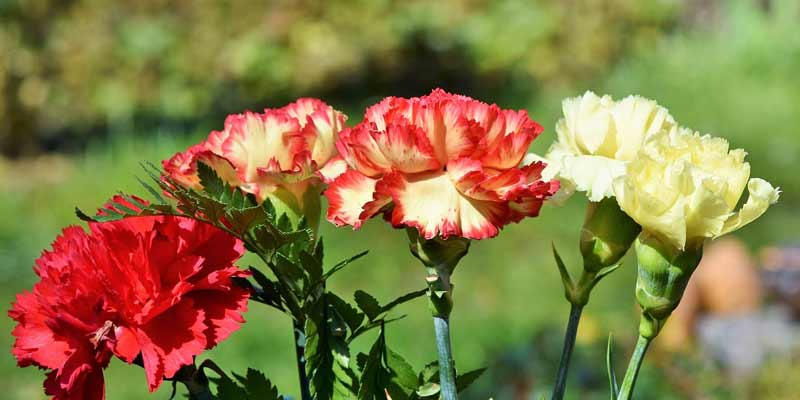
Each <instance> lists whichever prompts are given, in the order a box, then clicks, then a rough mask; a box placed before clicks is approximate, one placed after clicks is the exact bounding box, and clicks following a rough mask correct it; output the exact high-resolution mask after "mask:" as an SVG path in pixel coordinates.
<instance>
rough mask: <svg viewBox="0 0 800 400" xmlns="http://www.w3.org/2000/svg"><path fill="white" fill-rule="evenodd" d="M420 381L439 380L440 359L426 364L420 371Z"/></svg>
mask: <svg viewBox="0 0 800 400" xmlns="http://www.w3.org/2000/svg"><path fill="white" fill-rule="evenodd" d="M419 381H420V382H422V383H427V382H434V381H435V382H439V361H431V362H429V363H428V364H426V365H425V367H423V368H422V371H420V373H419Z"/></svg>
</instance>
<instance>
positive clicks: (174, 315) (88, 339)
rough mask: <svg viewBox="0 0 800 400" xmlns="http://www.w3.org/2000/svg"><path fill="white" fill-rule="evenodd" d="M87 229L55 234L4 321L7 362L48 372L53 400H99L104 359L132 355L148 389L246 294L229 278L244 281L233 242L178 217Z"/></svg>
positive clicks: (211, 339)
mask: <svg viewBox="0 0 800 400" xmlns="http://www.w3.org/2000/svg"><path fill="white" fill-rule="evenodd" d="M118 203H119V202H118ZM120 204H123V205H124V203H120ZM89 231H90V232H89V233H87V232H86V231H84V230H83V229H81V228H79V227H69V228H66V229H65V230H64V231H63V233H62V234H61V236H59V237H58V238H57V239H56V240H55V242H53V246H52V247H53V249H52V250H51V251H45V252H44V253H43V254H42V256H41V257H39V259H38V260H36V267H35V268H34V270H35V272H36V274H37V275H39V277H40V278H41V280H40V281H39V282H38V283H37V284H36V285H34V287H33V291H32V292H23V293H20V294H19V295H17V299H16V302H15V303H14V304H13V306H12V309H11V311H9V313H8V314H9V316H10V317H11V318H12V319H14V320H16V321H17V322H18V325H17V326H16V328H15V329H14V331H13V335H14V336H15V337H16V342H15V343H14V348H13V350H12V352H13V354H14V357H16V359H17V361H18V363H19V365H20V366H21V367H25V366H29V365H36V366H38V367H41V368H45V369H49V370H51V371H50V372H49V373H48V374H47V379H46V380H45V383H44V387H45V392H46V393H47V394H49V395H52V396H54V398H55V399H76V400H77V399H81V400H95V399H103V398H104V397H105V389H104V385H103V368H105V367H106V365H108V362H109V360H110V359H111V356H112V355H115V356H117V357H119V358H121V359H122V360H124V361H125V362H127V363H133V362H134V360H135V359H137V357H141V359H140V361H141V363H142V365H143V367H144V369H145V372H146V375H147V382H148V384H149V388H150V390H151V391H153V390H155V389H156V388H157V387H158V386H159V384H160V383H161V381H162V380H163V379H164V378H171V377H172V376H173V375H174V374H175V373H176V372H177V371H178V369H180V368H181V366H183V365H187V364H191V363H193V357H194V356H196V355H198V354H200V353H201V352H203V350H206V349H210V348H212V347H214V346H215V345H216V344H217V343H219V342H220V341H222V340H224V339H225V338H227V337H228V336H229V335H230V334H231V333H232V332H233V331H235V330H236V329H238V328H239V326H240V324H241V323H242V322H244V319H243V318H242V312H244V311H245V310H246V308H247V300H248V297H249V293H248V291H247V290H245V289H243V288H240V287H238V286H235V285H234V284H233V281H232V279H231V278H233V277H240V276H245V275H246V272H245V271H242V270H240V269H238V268H237V267H236V266H234V262H235V261H236V260H237V259H239V257H241V255H242V253H243V251H244V248H243V245H242V243H241V242H240V241H239V240H238V239H236V238H234V237H232V236H230V235H228V234H226V233H225V232H223V231H221V230H219V229H217V228H215V227H213V226H210V225H207V224H204V223H200V222H197V221H194V220H192V219H188V218H181V217H138V218H129V219H125V220H120V221H115V222H107V223H90V224H89ZM137 362H138V361H137Z"/></svg>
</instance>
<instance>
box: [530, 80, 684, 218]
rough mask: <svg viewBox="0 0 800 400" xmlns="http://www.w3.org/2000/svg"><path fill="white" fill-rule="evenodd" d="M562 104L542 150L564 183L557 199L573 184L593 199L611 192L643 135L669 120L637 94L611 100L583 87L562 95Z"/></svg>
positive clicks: (669, 123)
mask: <svg viewBox="0 0 800 400" xmlns="http://www.w3.org/2000/svg"><path fill="white" fill-rule="evenodd" d="M562 108H563V111H564V118H562V119H561V120H559V121H558V123H557V124H556V133H557V134H558V141H557V142H556V143H554V144H553V146H552V147H551V148H550V150H549V151H548V154H547V156H546V159H548V160H550V161H551V162H552V166H551V167H550V168H549V170H553V172H552V174H557V176H558V177H559V179H561V182H562V184H563V186H564V188H563V189H562V192H563V193H562V194H559V198H561V199H562V200H564V199H565V198H566V197H568V196H569V195H570V194H571V193H572V192H573V191H574V190H578V191H582V192H586V196H587V197H588V198H589V200H590V201H594V202H597V201H600V200H602V199H603V198H604V197H613V196H614V192H613V186H612V183H613V181H614V180H615V179H617V178H619V177H621V176H624V175H625V165H626V164H627V163H628V162H630V161H633V159H635V158H636V155H637V153H638V151H639V148H640V147H641V146H642V143H643V142H644V140H645V138H646V137H647V136H648V135H652V134H654V133H656V132H659V131H661V130H662V129H670V128H672V127H673V126H674V125H675V121H674V120H673V119H672V116H670V115H669V112H668V111H667V110H666V109H664V108H663V107H660V106H659V105H658V104H657V103H656V102H655V101H653V100H648V99H645V98H643V97H639V96H628V97H626V98H624V99H622V100H620V101H616V102H615V101H614V100H613V99H612V98H611V97H610V96H608V95H606V96H603V97H599V96H597V95H596V94H594V93H592V92H586V93H585V94H584V95H583V96H581V97H575V98H569V99H566V100H564V102H563V104H562ZM548 172H550V171H547V172H546V173H545V175H547V174H548Z"/></svg>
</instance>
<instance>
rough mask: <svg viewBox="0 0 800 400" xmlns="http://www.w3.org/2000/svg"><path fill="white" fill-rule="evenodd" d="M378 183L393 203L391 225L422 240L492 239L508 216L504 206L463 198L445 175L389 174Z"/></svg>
mask: <svg viewBox="0 0 800 400" xmlns="http://www.w3.org/2000/svg"><path fill="white" fill-rule="evenodd" d="M382 183H384V184H385V185H386V186H385V187H386V190H387V191H388V192H389V193H390V194H391V197H392V201H393V202H394V209H393V210H392V214H391V222H392V224H393V225H394V226H396V227H402V226H408V227H414V228H417V230H419V232H420V234H421V235H422V236H424V237H425V238H426V239H431V238H434V237H436V236H441V237H443V238H447V237H450V236H460V237H465V238H468V239H485V238H490V237H494V236H496V235H497V233H498V232H499V229H500V227H502V226H503V225H504V223H505V221H504V217H505V216H506V215H507V213H508V209H507V206H506V205H505V204H504V203H496V202H489V201H480V200H475V199H470V198H468V197H465V196H463V195H462V194H461V193H459V191H458V190H457V189H456V187H455V185H454V184H453V182H452V181H451V180H450V176H449V175H448V174H447V172H433V173H425V174H416V175H413V176H408V175H404V174H399V173H393V174H390V175H387V176H386V177H384V178H383V181H382Z"/></svg>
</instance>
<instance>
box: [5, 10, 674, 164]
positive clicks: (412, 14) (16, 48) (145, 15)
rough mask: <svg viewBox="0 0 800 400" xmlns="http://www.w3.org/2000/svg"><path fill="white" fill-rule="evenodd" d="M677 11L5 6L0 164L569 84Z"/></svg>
mask: <svg viewBox="0 0 800 400" xmlns="http://www.w3.org/2000/svg"><path fill="white" fill-rule="evenodd" d="M678 4H679V3H678V1H677V0H650V1H641V0H609V1H594V0H569V1H566V0H538V1H525V0H503V1H489V0H485V1H481V0H439V1H435V2H431V1H423V0H408V1H401V2H393V1H388V0H348V1H345V0H328V1H289V0H272V1H252V2H251V1H217V0H197V1H190V0H178V1H169V0H137V1H105V0H0V152H2V153H3V154H5V155H10V156H18V155H25V154H31V153H35V152H38V151H41V150H43V149H45V150H46V149H52V148H56V149H65V148H66V149H69V148H70V147H71V146H76V145H80V143H83V142H84V141H85V138H86V137H87V136H90V135H92V134H98V133H99V132H109V131H110V132H112V133H114V132H121V131H132V130H133V129H130V128H132V127H133V126H134V124H135V127H136V130H137V131H142V130H147V129H152V128H155V127H162V126H165V125H166V126H170V125H174V124H183V123H188V122H190V121H191V123H196V122H198V121H200V122H202V121H209V120H215V121H217V120H220V118H219V117H221V115H223V114H225V113H229V112H235V111H239V110H241V109H243V108H247V107H251V108H260V107H263V106H264V105H265V104H276V103H279V102H282V101H286V100H287V99H289V98H292V97H296V96H299V95H304V94H313V95H327V96H328V97H329V99H330V98H331V97H333V100H336V99H342V100H343V103H348V104H351V105H353V104H352V103H353V101H354V99H360V98H363V96H364V95H368V94H372V95H376V94H387V93H388V92H392V94H420V93H422V92H424V91H427V90H430V87H431V86H432V85H443V86H447V85H450V88H451V89H453V90H456V89H462V90H465V89H466V90H469V91H470V92H472V93H476V92H477V93H481V92H484V93H486V92H495V91H496V89H497V88H498V87H502V88H503V89H504V90H505V91H508V88H509V87H514V86H518V85H519V86H521V85H522V84H524V87H526V91H530V90H531V88H536V87H537V86H548V85H562V84H569V83H571V82H575V81H576V80H583V79H591V78H592V77H596V76H598V75H599V74H602V73H604V72H605V71H606V70H607V69H608V68H609V66H610V65H611V64H612V63H613V62H614V61H615V60H617V59H618V58H619V56H620V55H621V54H622V53H625V52H626V51H629V50H631V49H634V48H637V47H641V46H648V45H651V44H652V43H653V41H654V40H656V39H657V38H658V37H659V36H660V35H661V34H662V33H663V32H664V31H666V30H668V29H669V28H670V27H671V26H672V25H673V24H674V23H675V22H676V21H677V20H678V18H679V14H680V10H679V8H680V7H679V5H678ZM397 90H400V91H404V92H407V93H397V92H396V91H397ZM355 101H362V102H364V100H355ZM355 105H358V106H361V105H363V104H361V103H359V104H355Z"/></svg>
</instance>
